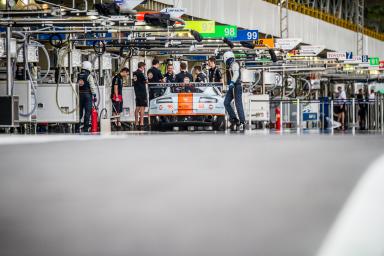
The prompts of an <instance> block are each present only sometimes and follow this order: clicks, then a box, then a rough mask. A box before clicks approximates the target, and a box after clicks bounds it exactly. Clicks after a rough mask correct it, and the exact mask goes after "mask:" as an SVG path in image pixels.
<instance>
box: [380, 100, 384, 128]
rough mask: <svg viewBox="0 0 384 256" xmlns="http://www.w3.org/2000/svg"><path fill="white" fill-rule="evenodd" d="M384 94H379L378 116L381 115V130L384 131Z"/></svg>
mask: <svg viewBox="0 0 384 256" xmlns="http://www.w3.org/2000/svg"><path fill="white" fill-rule="evenodd" d="M383 104H384V95H381V101H380V114H381V115H380V116H381V131H384V105H383Z"/></svg>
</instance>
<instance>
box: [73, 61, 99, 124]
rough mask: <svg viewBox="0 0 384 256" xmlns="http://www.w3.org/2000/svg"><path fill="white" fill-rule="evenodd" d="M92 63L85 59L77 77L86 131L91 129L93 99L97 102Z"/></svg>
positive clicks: (81, 114)
mask: <svg viewBox="0 0 384 256" xmlns="http://www.w3.org/2000/svg"><path fill="white" fill-rule="evenodd" d="M91 71H92V64H91V62H89V61H84V62H83V65H82V69H81V72H80V74H79V75H78V77H77V83H78V85H79V92H80V125H81V119H82V118H83V115H84V128H83V131H84V132H88V130H89V121H90V119H91V110H92V101H93V102H96V86H95V80H94V78H93V76H92V75H91Z"/></svg>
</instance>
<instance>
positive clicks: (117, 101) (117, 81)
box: [111, 74, 123, 114]
mask: <svg viewBox="0 0 384 256" xmlns="http://www.w3.org/2000/svg"><path fill="white" fill-rule="evenodd" d="M116 85H117V91H118V96H116V94H115V86H116ZM111 98H112V104H113V112H115V113H119V114H120V113H121V112H123V78H122V77H121V75H120V74H118V75H116V76H115V77H114V78H113V80H112V90H111Z"/></svg>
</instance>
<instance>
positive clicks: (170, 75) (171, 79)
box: [164, 64, 176, 83]
mask: <svg viewBox="0 0 384 256" xmlns="http://www.w3.org/2000/svg"><path fill="white" fill-rule="evenodd" d="M164 83H176V75H175V72H174V70H173V64H168V65H167V73H165V75H164Z"/></svg>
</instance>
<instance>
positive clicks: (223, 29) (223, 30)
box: [201, 25, 237, 39]
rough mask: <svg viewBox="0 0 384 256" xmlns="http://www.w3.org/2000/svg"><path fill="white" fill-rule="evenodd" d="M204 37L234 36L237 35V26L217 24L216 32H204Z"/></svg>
mask: <svg viewBox="0 0 384 256" xmlns="http://www.w3.org/2000/svg"><path fill="white" fill-rule="evenodd" d="M201 35H202V37H203V38H208V39H209V38H211V39H217V38H234V37H237V27H236V26H226V25H216V27H215V33H202V34H201Z"/></svg>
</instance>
